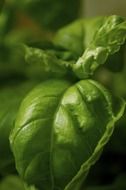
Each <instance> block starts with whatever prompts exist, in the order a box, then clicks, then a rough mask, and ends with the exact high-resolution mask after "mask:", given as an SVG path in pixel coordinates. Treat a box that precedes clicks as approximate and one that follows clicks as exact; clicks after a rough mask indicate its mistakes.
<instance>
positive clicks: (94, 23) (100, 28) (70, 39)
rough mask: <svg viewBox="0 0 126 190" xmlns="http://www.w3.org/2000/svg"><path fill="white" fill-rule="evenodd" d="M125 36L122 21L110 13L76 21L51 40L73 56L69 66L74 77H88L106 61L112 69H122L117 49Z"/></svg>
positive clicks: (121, 61)
mask: <svg viewBox="0 0 126 190" xmlns="http://www.w3.org/2000/svg"><path fill="white" fill-rule="evenodd" d="M125 39H126V21H125V20H124V19H123V18H121V17H119V16H115V15H114V16H109V17H96V18H93V19H84V20H78V21H76V22H74V23H72V24H70V25H68V26H66V27H64V28H62V29H60V30H59V31H58V32H57V34H56V36H55V37H54V40H53V42H54V44H55V45H59V46H61V47H63V48H65V49H67V50H69V51H71V54H75V55H76V57H77V59H76V60H75V61H76V64H73V65H72V69H73V72H74V73H75V74H76V75H77V77H78V78H89V77H90V76H91V75H92V74H93V73H94V71H95V70H96V69H97V68H98V67H99V66H101V65H103V64H104V63H106V61H107V65H109V64H110V65H111V70H113V71H115V70H116V69H115V67H118V68H117V69H118V71H119V70H120V68H122V65H123V62H124V60H122V59H123V54H124V53H123V52H120V53H117V52H118V51H119V49H120V46H121V45H122V44H123V43H124V42H125ZM111 57H112V58H111ZM113 60H116V62H115V61H114V62H113V63H112V61H113ZM118 65H120V66H118ZM109 68H110V67H109ZM116 71H117V70H116Z"/></svg>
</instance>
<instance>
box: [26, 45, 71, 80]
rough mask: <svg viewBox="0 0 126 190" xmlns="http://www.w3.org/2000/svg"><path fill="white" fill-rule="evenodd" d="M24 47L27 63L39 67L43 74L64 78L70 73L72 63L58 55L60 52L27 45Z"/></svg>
mask: <svg viewBox="0 0 126 190" xmlns="http://www.w3.org/2000/svg"><path fill="white" fill-rule="evenodd" d="M22 47H23V50H24V52H25V60H26V62H27V63H29V64H31V66H32V65H34V66H35V67H38V66H39V69H40V71H41V72H42V73H43V72H44V73H47V75H48V74H50V75H52V76H57V77H62V76H64V75H66V73H67V72H68V71H69V67H70V65H71V61H70V62H68V61H65V60H63V59H62V58H60V55H57V54H58V51H54V50H53V49H52V50H50V49H47V50H44V49H40V48H34V47H29V46H26V45H23V46H22Z"/></svg>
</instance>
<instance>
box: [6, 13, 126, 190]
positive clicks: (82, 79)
mask: <svg viewBox="0 0 126 190" xmlns="http://www.w3.org/2000/svg"><path fill="white" fill-rule="evenodd" d="M125 39H126V21H125V20H124V19H123V18H120V17H119V16H115V15H114V16H109V17H98V18H94V19H87V20H78V21H75V22H74V23H72V24H70V25H68V26H66V27H64V28H62V29H60V30H59V31H58V32H57V33H56V35H55V37H54V39H53V40H52V41H51V42H50V43H47V45H43V44H39V43H35V44H32V45H26V44H25V45H23V46H22V47H23V50H24V57H25V60H26V62H28V63H29V67H30V65H34V66H35V67H39V68H40V69H39V72H42V73H43V72H44V73H45V74H47V75H48V80H46V81H44V82H42V83H41V84H39V85H38V86H37V87H35V88H34V89H33V90H32V91H31V92H30V93H29V94H28V95H27V96H26V97H25V98H24V100H23V102H22V104H21V106H20V109H19V112H18V115H17V118H16V122H15V127H14V128H13V130H12V133H11V135H10V144H11V149H12V151H13V154H14V158H15V163H16V168H17V171H18V173H19V175H20V176H21V178H22V179H23V180H24V181H26V182H27V184H28V185H34V186H35V187H36V188H37V189H40V190H81V188H82V187H83V183H84V180H85V178H86V176H87V174H88V172H89V170H90V168H91V166H92V165H93V164H94V163H95V162H96V161H97V160H98V158H99V156H100V155H101V152H102V150H103V148H104V146H105V145H106V143H107V142H108V140H109V139H110V136H111V135H112V133H113V130H114V126H115V123H116V122H117V121H118V120H119V119H120V118H121V116H122V115H123V113H124V110H125V105H126V104H125V101H124V100H123V99H122V98H120V97H115V96H113V95H112V94H111V92H109V90H108V89H106V87H104V86H103V85H102V84H101V83H100V82H98V81H96V80H94V79H93V74H94V72H95V71H96V69H98V68H99V67H101V66H102V65H103V64H104V63H106V62H107V60H108V59H109V58H110V57H111V56H114V55H116V54H117V53H118V51H119V50H120V47H121V45H123V44H124V43H125ZM120 64H122V63H121V62H120ZM113 67H114V63H113Z"/></svg>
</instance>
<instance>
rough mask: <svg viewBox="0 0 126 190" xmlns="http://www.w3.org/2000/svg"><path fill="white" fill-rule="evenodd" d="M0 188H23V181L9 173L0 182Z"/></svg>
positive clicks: (6, 189) (8, 189) (5, 189)
mask: <svg viewBox="0 0 126 190" xmlns="http://www.w3.org/2000/svg"><path fill="white" fill-rule="evenodd" d="M0 190H25V188H24V184H23V181H22V180H21V179H20V178H19V177H18V176H13V175H10V176H8V177H6V178H5V179H3V180H2V182H1V183H0Z"/></svg>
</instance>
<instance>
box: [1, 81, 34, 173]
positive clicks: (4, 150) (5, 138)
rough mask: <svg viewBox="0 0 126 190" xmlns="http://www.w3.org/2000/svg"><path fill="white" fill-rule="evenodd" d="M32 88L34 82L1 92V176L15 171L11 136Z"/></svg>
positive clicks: (4, 89)
mask: <svg viewBox="0 0 126 190" xmlns="http://www.w3.org/2000/svg"><path fill="white" fill-rule="evenodd" d="M32 86H34V83H33V82H31V83H25V84H20V85H19V86H18V87H15V86H11V87H10V88H9V87H8V88H7V87H6V88H3V89H1V90H0V174H2V175H7V174H8V173H10V172H14V171H15V164H14V158H13V155H12V152H11V150H10V144H9V135H10V131H11V130H12V128H13V126H14V121H15V118H16V114H17V111H18V108H19V105H20V103H21V101H22V99H23V98H24V96H25V94H26V93H27V92H28V91H29V90H30V89H31V88H32Z"/></svg>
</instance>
